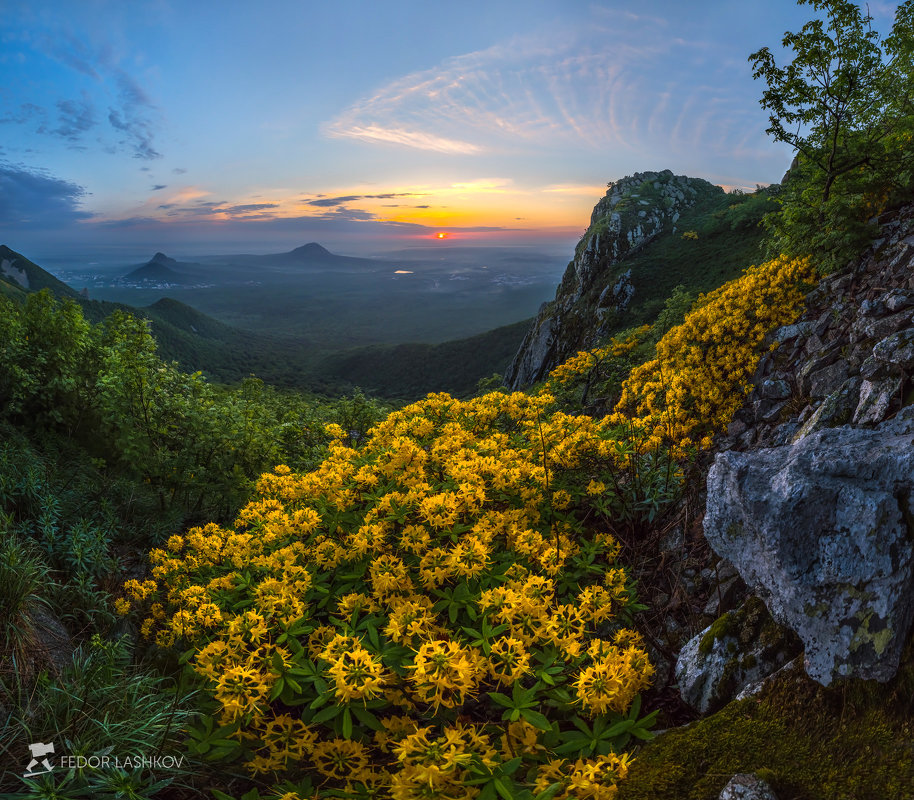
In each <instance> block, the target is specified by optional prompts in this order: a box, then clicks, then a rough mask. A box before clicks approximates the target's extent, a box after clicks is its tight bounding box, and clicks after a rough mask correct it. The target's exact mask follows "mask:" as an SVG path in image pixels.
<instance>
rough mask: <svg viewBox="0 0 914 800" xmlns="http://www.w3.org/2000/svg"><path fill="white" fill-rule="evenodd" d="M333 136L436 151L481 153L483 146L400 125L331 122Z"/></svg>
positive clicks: (329, 129)
mask: <svg viewBox="0 0 914 800" xmlns="http://www.w3.org/2000/svg"><path fill="white" fill-rule="evenodd" d="M327 132H328V133H329V134H330V135H331V136H340V137H348V138H351V139H361V140H363V141H366V142H382V143H386V144H399V145H404V146H406V147H413V148H416V149H417V150H432V151H434V152H436V153H458V154H464V155H466V154H469V153H479V152H481V151H482V149H483V148H482V147H480V146H478V145H475V144H472V143H470V142H464V141H460V140H459V139H448V138H446V137H444V136H436V135H435V134H433V133H427V132H425V131H418V130H406V129H404V128H400V127H384V126H383V125H345V124H331V125H330V126H328V128H327Z"/></svg>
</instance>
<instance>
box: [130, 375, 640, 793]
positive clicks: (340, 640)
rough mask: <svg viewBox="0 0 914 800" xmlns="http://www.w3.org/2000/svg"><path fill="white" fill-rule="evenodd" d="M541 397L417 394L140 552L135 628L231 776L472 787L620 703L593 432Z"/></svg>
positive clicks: (534, 761) (608, 549) (613, 583)
mask: <svg viewBox="0 0 914 800" xmlns="http://www.w3.org/2000/svg"><path fill="white" fill-rule="evenodd" d="M552 402H553V401H552V398H551V397H550V396H549V395H548V394H541V395H538V396H535V397H530V396H527V395H524V394H521V393H514V394H503V393H493V394H490V395H486V396H484V397H481V398H476V399H474V400H468V401H458V400H455V399H453V398H451V397H449V396H448V395H444V394H440V395H429V397H427V398H426V399H425V400H423V401H421V402H419V403H415V404H412V405H410V406H408V407H406V408H404V409H402V410H400V411H398V412H395V413H393V414H391V415H390V416H389V417H388V418H387V419H386V420H384V421H383V422H382V423H380V424H379V425H378V426H377V427H376V428H374V429H373V430H372V431H371V432H370V433H369V435H368V437H367V439H366V441H365V442H364V444H362V445H361V446H360V447H358V448H353V447H350V446H348V445H347V444H346V443H345V440H344V438H343V432H342V431H335V434H336V435H338V436H339V437H340V438H338V439H337V440H335V441H334V442H332V443H331V445H330V447H329V453H328V456H327V458H326V459H325V461H324V462H323V463H322V464H321V465H320V466H319V467H318V468H317V469H316V470H315V471H314V472H312V473H309V474H305V475H300V474H293V473H292V472H291V471H290V470H289V469H288V468H287V467H283V466H280V467H277V468H276V469H275V470H274V471H273V472H272V473H270V474H266V475H264V476H263V477H262V478H261V480H260V482H259V484H258V494H257V496H256V498H255V499H254V500H253V501H252V502H250V503H249V504H248V505H247V506H246V507H245V508H243V509H242V510H241V512H240V513H239V515H238V519H237V521H236V523H235V525H234V526H232V528H223V527H220V526H218V525H214V524H210V525H206V526H205V527H202V528H195V529H193V530H190V531H189V532H187V533H186V534H185V535H183V536H179V537H172V538H171V539H169V540H168V542H167V544H166V546H165V547H164V548H162V549H158V550H154V551H153V552H152V553H151V554H150V557H151V561H152V564H153V569H152V576H153V580H150V581H146V582H145V583H138V582H135V581H134V582H131V583H130V584H128V585H127V587H126V589H127V595H128V597H129V598H130V600H131V601H132V604H133V605H134V606H137V607H141V608H146V609H148V614H147V617H146V619H145V620H144V621H143V623H142V630H143V632H144V634H145V635H147V636H148V637H150V638H152V639H154V640H155V641H156V642H157V643H158V644H160V645H161V646H165V647H170V646H176V645H179V646H180V647H182V648H186V647H188V646H190V647H192V648H194V650H195V652H194V654H193V656H192V658H191V661H190V667H191V668H192V669H193V671H194V672H195V673H196V674H197V675H198V676H199V678H200V680H201V681H203V684H204V687H205V688H206V690H207V691H208V692H209V694H210V695H211V696H212V697H213V698H214V700H215V701H216V702H217V703H218V706H219V708H220V721H221V723H222V724H223V725H225V724H234V725H235V726H236V733H235V734H234V736H235V737H236V738H237V739H238V740H239V742H241V743H242V745H243V747H244V748H245V752H246V753H247V763H248V766H249V768H250V769H251V770H252V771H254V772H258V773H270V772H278V771H281V770H283V769H305V770H310V771H311V772H312V773H316V774H318V775H320V776H321V780H322V781H323V782H324V783H325V785H326V786H327V787H328V789H330V790H332V791H333V792H337V793H340V792H343V793H345V792H352V793H354V794H358V793H359V792H362V793H368V794H371V793H374V794H373V796H384V797H392V798H398V799H401V798H402V800H412V798H425V797H442V798H446V797H455V798H456V797H473V796H475V794H477V793H478V792H479V789H478V788H476V787H478V786H479V785H480V780H481V779H480V777H479V776H480V775H484V774H487V773H486V771H487V770H489V769H490V768H491V767H493V766H494V765H496V764H497V763H501V762H503V761H509V760H511V759H512V758H514V757H515V754H517V755H518V756H519V757H521V758H522V759H524V761H525V763H526V768H525V771H524V773H523V774H524V775H527V774H529V775H531V776H533V775H535V768H536V767H537V766H538V765H542V764H544V763H546V762H547V761H548V759H549V758H550V757H554V752H553V751H552V748H554V747H556V746H558V745H559V744H560V743H561V741H562V740H561V738H557V737H561V735H562V732H563V730H565V728H566V727H567V728H568V729H573V726H571V724H570V720H571V718H572V717H576V716H577V715H581V716H584V717H588V718H594V717H597V716H601V715H611V714H613V713H623V712H625V711H626V709H627V708H628V707H629V705H630V704H631V702H632V700H633V699H634V697H635V695H636V693H638V692H639V691H641V690H642V689H644V688H646V687H647V685H648V684H649V681H650V678H651V675H652V672H653V668H652V667H651V665H650V663H649V661H648V658H647V655H646V653H645V651H644V649H643V647H642V646H641V643H640V640H639V639H638V637H637V635H635V634H633V633H632V632H630V631H620V632H616V633H615V634H613V633H612V630H611V628H610V627H608V626H611V625H612V622H613V618H614V617H615V615H616V612H617V611H618V610H619V608H620V607H621V606H623V605H624V604H625V603H626V602H628V599H629V589H628V586H627V579H626V575H625V572H624V570H623V569H621V568H619V567H617V566H614V562H615V559H616V557H617V555H618V552H619V545H618V543H617V542H616V541H615V540H614V539H613V537H612V536H611V535H610V534H609V533H608V532H606V531H605V530H601V529H600V525H599V523H596V524H595V519H599V515H598V514H597V515H595V514H594V510H595V508H598V507H597V506H596V505H595V504H597V503H598V502H599V501H600V498H601V495H602V493H603V491H604V490H605V486H606V485H608V484H609V482H610V477H609V476H607V475H606V474H605V470H606V468H607V464H612V463H613V462H614V459H616V457H617V456H616V454H617V453H618V443H617V442H616V441H615V440H614V439H613V438H612V436H613V433H612V431H613V430H614V429H613V427H612V426H609V425H604V424H602V423H599V422H597V421H595V420H593V419H591V418H589V417H586V416H571V415H568V414H563V413H559V412H555V411H553V410H551V409H550V406H551V405H552ZM585 519H588V523H587V525H586V526H585V525H584V520H585ZM607 636H609V637H610V638H605V637H607ZM544 669H548V670H549V671H548V672H546V673H542V670H544ZM538 674H545V675H546V678H548V680H546V679H542V678H540V677H538ZM505 687H508V688H507V691H515V692H516V691H521V692H534V693H540V694H541V695H542V698H541V701H542V702H540V701H536V707H538V708H540V707H541V708H543V709H546V710H549V713H550V714H553V717H554V722H553V720H552V719H550V720H549V725H551V726H552V727H549V725H546V724H545V720H546V718H545V717H542V715H541V714H540V713H539V712H536V713H537V715H533V716H532V717H531V718H532V719H533V720H535V721H536V722H537V723H538V724H529V723H528V722H525V721H524V720H523V719H520V718H519V713H520V712H511V711H505V709H504V706H503V704H502V705H499V704H498V703H496V702H495V700H494V698H503V697H504V695H501V694H500V693H499V692H500V690H501V689H503V688H505ZM550 692H551V693H552V694H550ZM526 708H532V706H530V705H528V706H526ZM293 709H294V711H293ZM553 710H554V712H553ZM527 713H528V714H532V711H528V712H527ZM470 720H472V721H473V724H469V722H470ZM547 728H548V730H547ZM498 742H501V743H502V747H501V749H497V747H498V745H497V743H498ZM572 756H573V754H572ZM557 763H558V762H557ZM562 763H566V764H567V767H568V770H567V771H568V774H569V775H572V774H577V772H576V771H581V775H584V776H585V777H582V778H581V779H580V780H581V781H584V780H585V779H586V780H592V782H594V781H596V782H595V783H594V785H597V783H598V781H597V778H596V777H594V776H595V775H596V774H597V773H593V774H591V772H588V770H590V769H591V767H588V766H586V765H580V766H579V765H577V764H576V763H575V762H574V761H573V760H572V761H568V762H562ZM601 769H602V768H601ZM613 769H615V767H614V768H613ZM591 771H592V770H591ZM604 771H605V770H604ZM598 772H599V770H598ZM488 774H491V773H488ZM600 774H602V773H600ZM607 774H608V773H607ZM586 775H590V777H589V778H586ZM529 780H530V783H529V784H526V785H528V786H529V787H532V781H533V780H534V778H532V777H531V778H530V779H529ZM582 786H583V784H582ZM569 791H571V789H569ZM582 791H584V790H583V789H582ZM334 796H341V795H339V794H335V795H334ZM581 796H591V795H586V794H582V795H581ZM592 796H594V797H597V796H602V795H598V794H593V795H592Z"/></svg>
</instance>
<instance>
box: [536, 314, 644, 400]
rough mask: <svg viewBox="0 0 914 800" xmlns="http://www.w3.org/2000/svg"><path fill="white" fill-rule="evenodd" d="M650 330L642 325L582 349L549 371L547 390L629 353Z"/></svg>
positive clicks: (554, 388)
mask: <svg viewBox="0 0 914 800" xmlns="http://www.w3.org/2000/svg"><path fill="white" fill-rule="evenodd" d="M650 332H651V326H650V325H642V326H641V327H640V328H636V329H635V330H633V331H629V332H628V333H626V334H624V335H620V336H614V337H613V338H612V339H610V341H609V344H607V345H604V346H603V347H598V348H596V349H595V350H582V351H581V352H579V353H578V354H577V355H574V356H572V357H571V358H569V359H568V360H567V361H565V363H563V364H560V365H559V366H558V367H556V368H555V369H554V370H552V372H550V373H549V377H548V378H547V380H546V386H545V389H546V391H555V390H556V389H558V387H560V386H562V385H563V384H568V383H570V382H572V381H575V380H578V379H579V378H581V376H584V375H587V374H588V373H590V372H592V371H593V370H595V369H596V368H597V367H599V366H600V365H601V364H602V363H603V362H604V361H607V360H608V359H613V358H621V357H622V356H625V355H628V354H629V353H631V352H632V350H634V349H635V348H636V347H637V346H638V345H639V344H641V342H643V341H644V339H645V337H646V336H647V335H648V334H649V333H650Z"/></svg>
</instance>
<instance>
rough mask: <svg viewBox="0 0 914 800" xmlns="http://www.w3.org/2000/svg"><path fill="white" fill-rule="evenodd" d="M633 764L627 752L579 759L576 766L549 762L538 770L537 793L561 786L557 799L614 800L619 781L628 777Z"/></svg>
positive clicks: (575, 763) (574, 764)
mask: <svg viewBox="0 0 914 800" xmlns="http://www.w3.org/2000/svg"><path fill="white" fill-rule="evenodd" d="M630 763H631V758H630V757H629V755H628V754H627V753H622V754H621V755H616V754H615V753H610V754H609V755H605V756H598V757H597V758H579V759H578V760H577V761H575V762H574V763H573V764H565V763H564V762H561V761H549V762H548V763H546V764H545V765H543V766H542V767H540V769H539V772H538V774H537V778H536V791H538V792H543V791H545V790H546V789H548V788H549V787H550V786H552V785H553V784H555V783H559V784H561V786H562V790H561V792H560V793H559V794H556V795H555V797H556V800H612V798H614V797H615V796H616V791H617V787H618V784H619V781H621V780H622V779H623V778H625V776H626V775H628V767H629V764H630Z"/></svg>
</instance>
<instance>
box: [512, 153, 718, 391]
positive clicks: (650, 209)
mask: <svg viewBox="0 0 914 800" xmlns="http://www.w3.org/2000/svg"><path fill="white" fill-rule="evenodd" d="M721 194H723V190H722V189H721V188H720V187H718V186H714V185H712V184H710V183H708V182H707V181H705V180H702V179H700V178H688V177H686V176H684V175H673V173H672V172H671V171H670V170H663V171H662V172H636V173H635V174H634V175H632V176H630V177H627V178H622V179H621V180H619V181H616V182H615V183H610V184H609V188H608V189H607V191H606V196H605V197H603V198H602V199H601V200H600V202H598V203H597V205H596V206H595V207H594V210H593V213H592V214H591V217H590V227H588V229H587V231H586V232H585V233H584V236H583V237H582V238H581V241H580V242H578V245H577V247H576V248H575V253H574V259H573V260H572V261H571V263H569V265H568V268H567V269H566V271H565V275H564V277H563V278H562V282H561V284H560V285H559V287H558V289H557V291H556V294H555V299H554V300H553V301H551V302H549V303H545V304H544V305H543V307H542V308H541V309H540V312H539V314H538V315H537V318H536V320H535V321H534V323H533V325H532V326H531V328H530V330H529V331H528V332H527V335H526V337H525V338H524V341H523V343H522V344H521V347H520V350H518V352H517V355H516V356H515V357H514V361H513V362H512V363H511V366H510V367H509V368H508V372H507V374H506V376H505V383H506V384H507V385H508V386H510V387H511V388H515V389H516V388H521V387H523V386H527V385H529V384H531V383H535V382H536V381H539V380H542V379H543V378H544V377H545V376H546V375H547V374H548V373H549V371H550V370H552V369H553V368H555V367H556V366H558V365H559V364H561V363H562V362H563V361H565V360H566V359H567V358H568V357H569V356H571V355H574V354H575V353H576V352H578V351H579V350H582V349H587V348H590V347H593V346H595V345H596V344H597V343H598V340H599V339H600V337H601V336H602V335H605V332H606V325H607V322H608V321H609V320H610V319H611V318H613V317H614V316H615V315H617V314H619V313H621V312H624V311H625V309H626V308H627V307H628V305H629V303H631V301H632V298H633V297H634V295H635V291H636V289H635V285H634V284H635V282H636V281H633V276H632V271H631V269H627V268H626V259H627V258H628V257H629V256H631V255H632V254H634V253H636V252H638V251H639V250H641V249H643V248H644V247H645V246H646V245H647V244H648V243H650V242H652V241H654V240H655V239H656V238H657V237H658V236H661V235H664V234H668V235H671V234H674V233H676V230H677V229H676V223H677V221H678V220H679V217H680V215H681V214H682V213H683V211H685V210H686V209H689V208H691V207H693V206H694V205H695V204H696V203H698V202H700V201H701V200H703V199H706V198H709V197H717V196H719V195H721ZM635 278H637V276H635Z"/></svg>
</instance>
